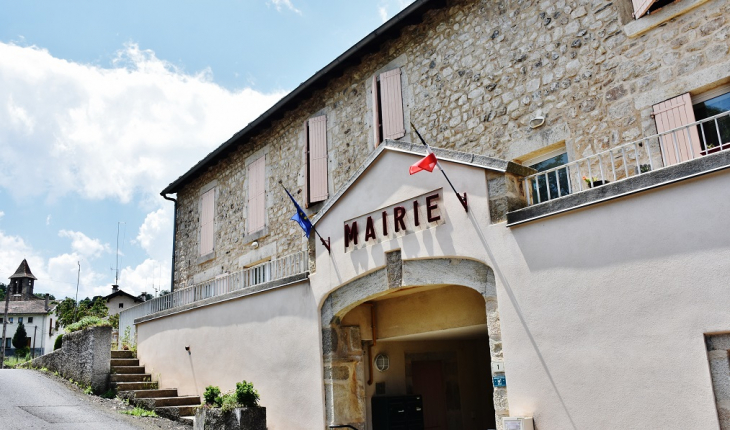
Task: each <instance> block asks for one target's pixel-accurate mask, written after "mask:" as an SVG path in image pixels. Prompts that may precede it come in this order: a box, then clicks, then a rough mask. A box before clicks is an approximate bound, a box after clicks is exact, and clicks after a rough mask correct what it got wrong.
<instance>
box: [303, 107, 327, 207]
mask: <svg viewBox="0 0 730 430" xmlns="http://www.w3.org/2000/svg"><path fill="white" fill-rule="evenodd" d="M307 138H308V141H309V142H308V143H309V169H308V170H309V178H308V179H309V202H310V203H315V202H321V201H324V200H326V199H327V116H325V115H322V116H318V117H316V118H312V119H310V120H309V127H308V130H307Z"/></svg>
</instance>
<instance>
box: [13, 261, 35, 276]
mask: <svg viewBox="0 0 730 430" xmlns="http://www.w3.org/2000/svg"><path fill="white" fill-rule="evenodd" d="M15 278H30V279H36V280H37V279H38V278H36V277H35V276H33V273H32V272H31V271H30V266H28V262H27V261H26V260H25V258H24V259H23V262H22V263H20V266H18V270H16V271H15V273H14V274H13V276H11V277H10V278H9V279H15Z"/></svg>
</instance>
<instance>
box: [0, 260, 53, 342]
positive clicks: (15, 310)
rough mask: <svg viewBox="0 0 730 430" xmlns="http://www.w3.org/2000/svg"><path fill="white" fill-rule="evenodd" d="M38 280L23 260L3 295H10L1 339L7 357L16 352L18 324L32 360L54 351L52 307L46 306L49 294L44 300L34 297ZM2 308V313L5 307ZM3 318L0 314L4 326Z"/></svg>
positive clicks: (0, 322)
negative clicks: (14, 345)
mask: <svg viewBox="0 0 730 430" xmlns="http://www.w3.org/2000/svg"><path fill="white" fill-rule="evenodd" d="M37 279H38V278H36V277H35V275H33V272H31V270H30V266H29V265H28V262H27V261H26V260H25V259H24V260H23V261H22V262H21V263H20V266H18V269H17V270H16V271H15V273H13V274H12V275H11V276H10V283H9V284H8V290H7V292H6V294H8V295H9V302H8V321H7V324H6V331H5V338H4V339H0V340H1V341H2V342H3V343H4V345H5V355H6V356H11V355H13V354H14V352H15V348H14V347H13V343H12V341H13V336H15V332H16V331H17V329H18V326H19V325H20V323H23V325H24V326H25V332H26V334H27V336H28V337H27V341H28V348H30V349H31V352H32V353H33V354H34V355H35V356H39V355H43V354H47V353H49V352H51V351H53V342H54V341H55V340H56V336H58V330H56V328H55V326H54V321H53V318H54V313H53V311H54V309H55V306H52V305H51V304H50V303H49V302H48V294H46V297H45V299H41V298H38V297H36V296H35V294H34V293H33V287H34V284H35V281H36V280H37ZM2 306H3V311H4V309H5V308H4V306H5V303H3V304H2ZM2 315H3V314H0V324H2V323H3V318H4V317H3V316H2Z"/></svg>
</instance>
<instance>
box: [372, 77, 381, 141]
mask: <svg viewBox="0 0 730 430" xmlns="http://www.w3.org/2000/svg"><path fill="white" fill-rule="evenodd" d="M379 112H380V102H379V101H378V77H377V76H373V142H375V145H373V146H375V147H376V148H377V147H378V145H379V144H380V142H381V140H380V118H379V116H380V114H379Z"/></svg>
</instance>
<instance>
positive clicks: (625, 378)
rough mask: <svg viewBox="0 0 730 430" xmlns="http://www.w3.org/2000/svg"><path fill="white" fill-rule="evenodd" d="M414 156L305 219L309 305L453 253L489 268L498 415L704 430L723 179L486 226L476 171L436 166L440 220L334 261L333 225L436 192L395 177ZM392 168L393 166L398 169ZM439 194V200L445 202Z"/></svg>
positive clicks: (723, 274) (725, 321)
mask: <svg viewBox="0 0 730 430" xmlns="http://www.w3.org/2000/svg"><path fill="white" fill-rule="evenodd" d="M415 160H417V157H416V156H410V155H406V154H400V153H392V152H389V151H386V152H384V154H382V155H381V157H380V159H379V160H378V161H376V162H375V164H374V165H373V166H371V168H370V169H369V170H368V171H367V172H366V173H365V174H364V175H363V176H362V177H361V178H360V179H359V180H358V182H357V183H356V184H355V185H354V187H353V188H352V189H350V190H349V192H348V193H346V194H345V195H344V196H343V197H342V198H341V199H340V201H339V202H338V203H337V204H336V205H335V206H333V207H332V209H331V210H330V211H329V212H328V213H327V214H326V215H325V217H324V218H323V219H322V220H321V221H320V222H318V223H317V229H318V230H319V231H320V233H322V234H323V235H325V236H331V238H332V247H333V252H332V254H331V255H328V254H327V253H326V252H322V249H321V246H320V245H319V244H317V273H316V274H314V275H312V276H311V278H310V282H311V283H312V288H313V290H314V293H315V297H316V298H317V300H318V301H319V302H321V301H323V300H324V299H325V298H326V296H327V294H328V293H329V292H330V291H331V290H333V289H335V288H337V287H338V286H339V285H342V284H344V283H346V282H348V281H350V280H352V279H353V278H355V277H357V276H360V275H362V274H364V273H367V272H370V271H372V270H375V269H377V268H379V267H382V266H383V265H384V264H385V263H384V252H385V251H389V250H395V249H401V252H402V255H403V259H415V258H428V257H443V256H445V257H450V256H451V257H462V258H473V259H477V260H480V261H483V262H485V263H486V264H488V265H489V266H490V267H492V268H493V269H494V271H495V275H496V282H497V296H498V303H499V312H500V319H501V328H502V339H503V348H504V358H505V364H506V369H507V373H506V376H507V393H508V398H509V408H510V413H511V415H526V416H533V415H534V416H535V420H536V423H537V425H538V426H539V427H540V428H546V429H586V428H590V429H616V428H621V429H645V428H651V429H654V428H657V429H658V428H661V429H676V430H686V429H690V428H691V429H713V428H718V422H717V411H716V407H715V402H714V398H713V392H712V386H711V380H710V375H709V367H708V362H707V353H706V349H705V345H704V339H703V333H707V332H718V331H730V312H728V309H730V290H729V289H728V288H727V285H728V283H727V279H729V278H730V228H728V227H727V222H726V217H727V214H728V213H730V187H728V184H729V183H730V172H728V171H725V172H720V173H715V174H711V175H706V176H703V177H700V178H698V179H696V180H689V181H684V182H680V183H678V184H675V185H671V186H665V187H661V188H657V189H654V190H651V191H647V192H643V193H641V194H637V195H634V196H631V197H626V198H622V199H618V200H613V201H610V202H608V203H605V204H601V205H597V206H593V207H589V208H586V209H583V210H578V211H572V212H569V213H566V214H563V215H558V216H554V217H551V218H547V219H543V220H540V221H536V222H533V223H529V224H526V225H522V226H518V227H513V228H508V227H506V225H505V224H504V223H501V224H496V225H490V224H489V212H488V210H487V208H486V204H485V201H486V199H485V196H486V181H485V179H484V172H483V171H482V170H480V169H476V168H471V167H468V166H462V165H457V164H452V163H444V167H445V168H446V169H447V171H448V172H449V175H450V177H451V179H452V181H453V182H454V184H455V186H456V187H457V189H459V190H460V191H467V192H468V195H469V206H470V213H469V215H467V214H465V213H464V210H463V209H462V208H461V206H460V205H459V203H458V202H457V201H456V198H455V197H453V195H449V193H445V194H446V203H447V209H446V214H447V222H446V223H445V224H444V225H441V226H439V227H436V228H434V229H430V230H425V231H422V232H417V233H414V234H411V235H407V236H404V237H401V238H399V239H396V240H392V241H390V242H382V243H380V244H377V245H374V246H371V247H367V248H363V249H360V250H356V251H353V252H351V253H343V251H342V250H343V248H344V244H343V230H344V229H343V222H344V221H345V220H348V219H351V218H354V217H357V216H359V215H361V214H364V213H369V212H371V211H373V210H375V209H377V208H379V207H385V206H388V205H391V204H394V203H397V202H399V201H403V200H407V199H409V198H411V197H412V196H416V195H420V194H422V193H424V192H426V191H429V190H433V189H436V188H439V187H444V188H446V187H447V186H448V185H446V184H445V181H444V179H443V177H442V176H441V175H440V174H438V173H432V174H429V173H419V174H418V175H417V177H409V176H408V173H407V166H408V165H410V164H412V163H413V162H414V161H415ZM404 166H405V167H404ZM449 197H451V199H449Z"/></svg>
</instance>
